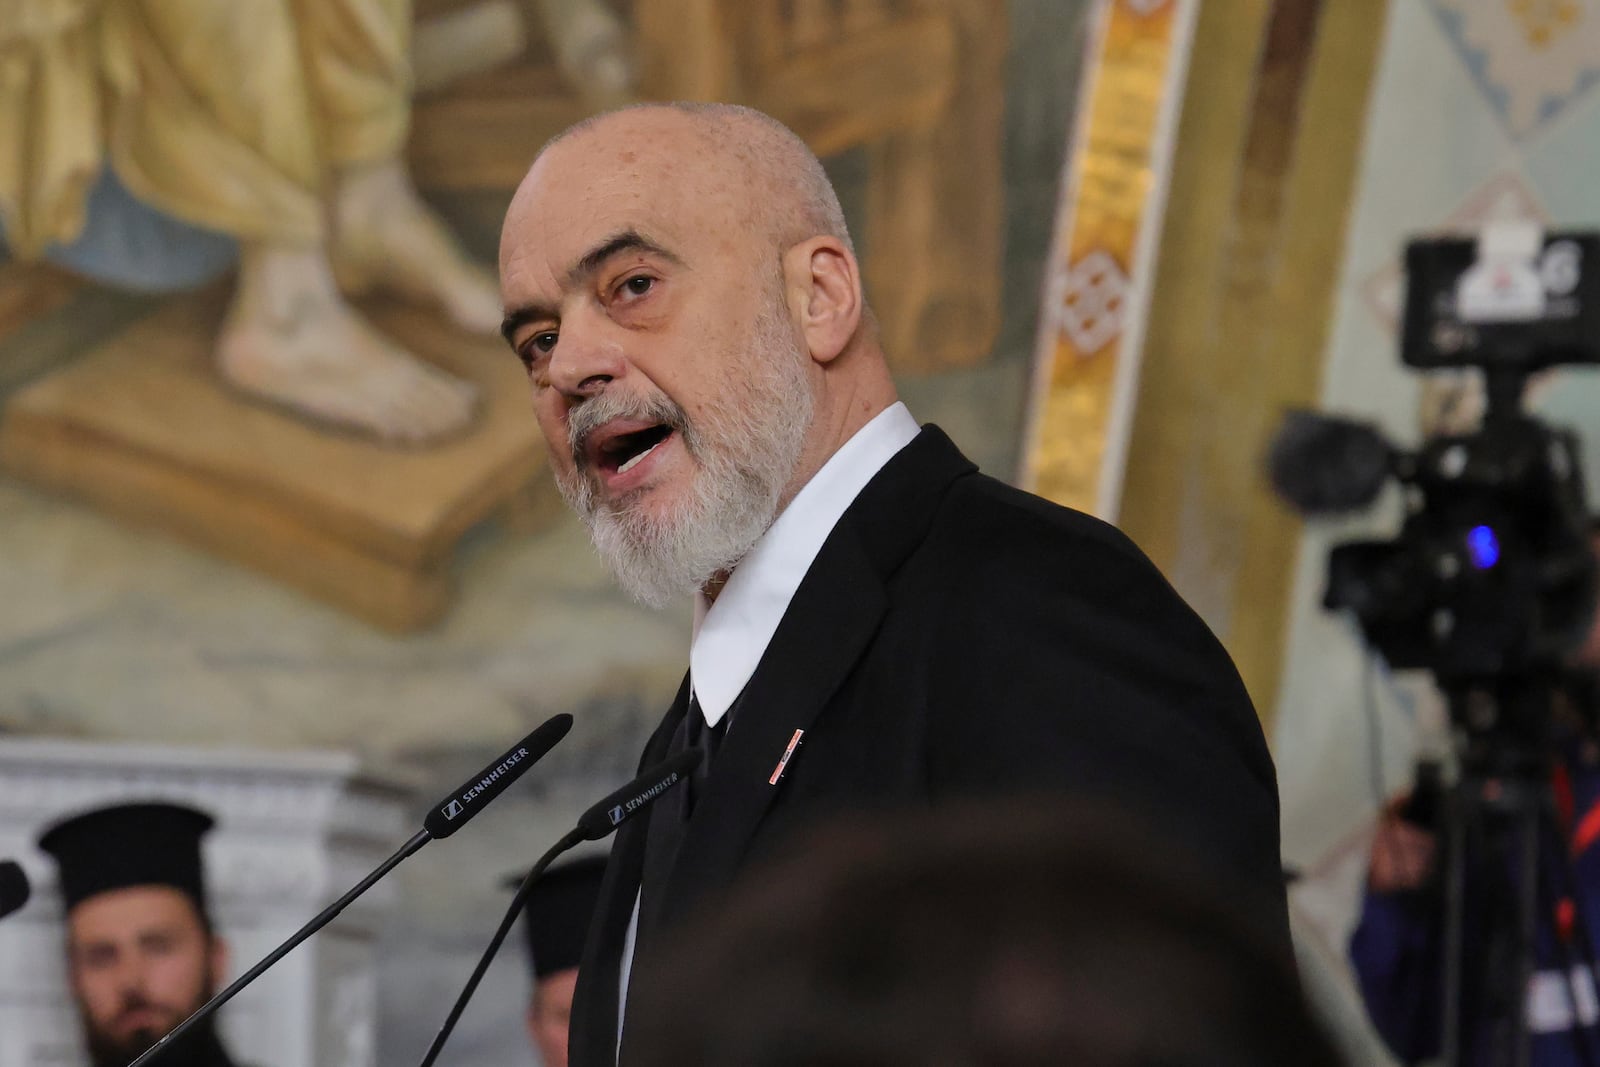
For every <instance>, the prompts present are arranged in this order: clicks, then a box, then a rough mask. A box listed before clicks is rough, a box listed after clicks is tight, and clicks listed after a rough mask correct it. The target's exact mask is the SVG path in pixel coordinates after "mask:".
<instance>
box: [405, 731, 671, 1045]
mask: <svg viewBox="0 0 1600 1067" xmlns="http://www.w3.org/2000/svg"><path fill="white" fill-rule="evenodd" d="M701 758H702V754H701V753H700V752H698V751H689V752H680V753H678V754H677V755H676V756H672V757H670V758H669V759H664V760H662V761H661V762H660V763H658V764H656V765H655V766H654V767H651V768H650V769H649V770H647V771H645V772H644V773H643V774H641V775H639V777H637V778H635V779H634V780H633V781H631V782H629V783H628V784H627V785H625V786H623V787H622V788H621V789H618V790H617V791H616V792H615V793H612V794H611V795H610V796H608V797H606V798H605V799H604V800H601V801H600V802H599V803H597V804H595V805H594V806H593V807H591V808H590V809H589V810H588V811H586V812H584V813H583V815H582V816H580V817H579V819H578V825H577V826H575V827H573V828H572V829H571V830H569V831H567V833H566V836H564V837H562V838H561V840H559V841H557V842H556V843H555V844H554V845H551V846H550V850H549V851H548V852H546V853H545V854H544V855H543V856H540V857H539V862H538V863H535V864H534V865H533V869H532V870H531V871H529V872H528V875H527V877H525V878H524V879H523V880H522V884H521V885H520V886H518V887H517V892H516V895H515V896H513V897H512V898H511V904H510V906H509V907H507V908H506V913H505V916H504V917H503V918H501V920H500V925H499V927H498V928H497V929H496V930H495V932H494V937H492V938H490V939H489V947H488V948H486V949H484V950H483V955H482V956H480V957H479V958H478V966H477V967H475V968H474V969H473V971H472V977H471V978H468V979H467V984H466V985H465V986H463V987H462V989H461V995H460V996H458V997H456V1002H455V1004H453V1005H451V1007H450V1014H449V1015H447V1016H445V1020H444V1025H443V1026H441V1027H439V1033H438V1036H436V1037H435V1038H434V1039H433V1044H432V1045H430V1046H429V1047H428V1052H427V1055H425V1056H423V1057H422V1063H421V1064H420V1065H419V1067H433V1061H434V1060H436V1059H438V1058H439V1053H440V1051H441V1050H442V1049H443V1048H444V1043H445V1041H446V1040H447V1039H448V1038H449V1037H450V1034H451V1032H452V1031H453V1030H455V1028H456V1021H457V1020H459V1019H460V1018H461V1013H462V1012H463V1011H465V1010H466V1007H467V1001H469V1000H471V999H472V994H473V993H475V992H477V990H478V983H479V982H481V981H483V976H484V973H485V972H486V971H488V970H489V964H490V963H492V962H494V957H495V953H497V952H499V951H500V946H501V945H502V944H504V943H505V940H506V935H507V934H508V933H510V932H511V927H512V925H513V924H514V923H515V922H516V921H517V916H518V915H519V914H520V913H521V912H522V909H523V907H524V906H525V905H526V904H527V903H528V896H529V894H530V893H532V892H533V883H534V882H536V881H537V880H538V878H539V875H541V874H543V873H544V869H545V868H546V867H548V866H550V863H551V861H552V860H554V859H555V858H556V857H557V856H559V855H561V854H562V853H563V852H565V851H566V850H567V849H569V848H571V847H572V846H573V845H576V844H577V843H578V842H579V841H598V840H600V839H601V838H602V837H606V836H608V835H610V834H611V833H612V831H614V830H616V828H617V827H619V826H621V825H622V824H623V823H625V822H627V821H628V820H629V819H631V818H633V817H634V816H635V815H637V814H639V813H640V812H641V811H644V810H645V809H646V808H648V807H649V806H650V805H651V804H653V803H655V802H656V801H657V800H658V799H660V797H661V795H662V794H663V793H665V792H666V791H667V790H669V789H671V788H672V787H673V786H675V785H677V784H678V783H679V782H681V781H683V780H684V779H685V778H687V777H688V776H689V775H690V774H691V773H692V772H693V771H694V768H695V765H696V764H698V763H699V762H700V760H701Z"/></svg>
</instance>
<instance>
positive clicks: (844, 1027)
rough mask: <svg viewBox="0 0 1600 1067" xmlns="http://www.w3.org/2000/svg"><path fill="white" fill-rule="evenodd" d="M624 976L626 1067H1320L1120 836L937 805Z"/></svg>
mask: <svg viewBox="0 0 1600 1067" xmlns="http://www.w3.org/2000/svg"><path fill="white" fill-rule="evenodd" d="M719 904H720V906H715V907H714V908H713V910H711V911H708V912H703V913H702V914H701V915H700V916H699V918H698V919H697V920H696V921H695V922H693V923H690V924H687V925H686V926H685V927H683V928H681V929H680V930H679V931H678V932H677V937H676V938H674V939H673V940H672V941H671V942H670V943H669V944H663V946H662V950H661V951H660V952H659V953H656V954H654V955H653V956H652V957H651V958H650V959H648V960H644V961H641V963H640V966H641V969H643V968H651V969H653V970H655V971H656V978H655V979H654V980H651V981H648V982H647V981H643V980H641V981H640V982H639V984H638V988H639V989H640V990H648V991H650V993H651V994H653V996H651V997H649V998H648V999H645V1000H644V1001H642V1002H641V1003H640V1005H639V1011H638V1014H637V1015H636V1016H630V1023H629V1025H630V1026H634V1025H635V1022H634V1019H637V1024H636V1025H637V1027H638V1032H639V1040H637V1041H633V1040H632V1039H631V1038H630V1047H632V1048H636V1049H638V1050H639V1051H640V1052H641V1053H642V1055H641V1057H640V1059H639V1061H638V1064H639V1067H682V1065H688V1064H697V1065H704V1067H736V1065H737V1067H784V1065H790V1064H793V1065H796V1067H798V1065H801V1064H805V1065H810V1067H898V1065H906V1067H911V1065H918V1067H925V1065H935V1067H958V1065H959V1067H1034V1065H1039V1067H1043V1065H1046V1064H1049V1065H1059V1064H1071V1065H1073V1067H1282V1065H1284V1064H1291V1063H1292V1064H1297V1065H1299V1067H1338V1065H1339V1062H1340V1061H1339V1060H1338V1058H1337V1056H1336V1054H1335V1053H1334V1052H1333V1050H1332V1046H1331V1045H1330V1044H1329V1043H1328V1041H1327V1039H1326V1037H1325V1036H1324V1035H1323V1033H1322V1032H1321V1030H1320V1029H1319V1027H1318V1025H1317V1024H1316V1023H1315V1022H1314V1021H1313V1019H1312V1017H1311V1014H1310V1011H1309V1009H1308V1008H1307V1006H1306V1004H1305V1002H1304V1001H1303V999H1302V995H1301V992H1300V985H1299V982H1298V979H1297V977H1296V975H1295V974H1294V971H1293V969H1292V963H1291V962H1290V961H1288V960H1285V959H1283V958H1282V954H1281V952H1279V951H1274V949H1273V948H1272V947H1271V945H1270V943H1269V942H1267V941H1265V940H1262V939H1260V938H1258V936H1257V934H1256V931H1255V929H1254V927H1253V925H1252V923H1251V921H1250V919H1249V917H1248V916H1247V915H1243V914H1240V913H1239V912H1236V911H1235V910H1234V909H1233V907H1232V902H1231V901H1230V900H1229V899H1228V898H1226V897H1224V896H1223V895H1221V894H1220V892H1219V891H1217V890H1215V889H1214V888H1213V887H1212V885H1211V883H1210V882H1209V881H1207V880H1206V879H1204V878H1202V877H1200V876H1198V875H1196V874H1195V873H1193V872H1192V871H1190V870H1189V869H1188V867H1187V866H1186V865H1184V864H1181V863H1178V862H1175V861H1174V860H1173V858H1172V857H1171V856H1170V855H1169V854H1168V852H1166V851H1165V850H1163V849H1162V848H1161V846H1160V845H1158V844H1156V843H1154V842H1152V841H1150V840H1147V839H1146V838H1145V837H1144V836H1143V835H1142V834H1140V833H1138V832H1137V831H1136V830H1135V829H1133V828H1131V827H1129V826H1127V825H1126V824H1125V823H1124V822H1123V821H1122V819H1120V818H1118V817H1116V816H1115V815H1113V814H1112V813H1107V812H1105V811H1102V810H1100V809H1085V808H1079V807H1073V808H1063V807H1061V806H1059V804H1058V803H1056V802H1044V803H1041V804H1037V805H1030V806H1019V805H1006V806H981V807H965V808H946V809H942V810H938V809H936V810H934V811H927V812H920V813H915V814H910V813H908V814H905V815H902V816H899V817H884V818H881V819H879V820H877V821H864V820H862V819H861V818H860V817H859V816H858V817H856V818H854V819H852V821H851V822H850V823H849V824H839V825H836V826H834V827H831V828H828V829H826V830H823V831H821V832H819V833H817V834H815V835H812V836H810V837H808V838H806V839H805V841H804V842H803V843H800V842H797V843H796V844H795V846H794V847H792V848H790V849H789V850H788V851H787V852H786V855H785V857H784V858H782V859H780V860H779V861H778V862H777V863H775V864H773V865H769V866H766V867H763V868H762V869H761V870H760V871H759V872H758V873H756V874H754V875H753V877H752V878H751V879H749V880H747V881H745V882H744V883H742V884H741V885H740V886H739V887H738V888H737V889H736V891H735V892H734V893H732V894H731V895H730V896H729V897H728V898H727V899H725V900H724V901H721V902H719Z"/></svg>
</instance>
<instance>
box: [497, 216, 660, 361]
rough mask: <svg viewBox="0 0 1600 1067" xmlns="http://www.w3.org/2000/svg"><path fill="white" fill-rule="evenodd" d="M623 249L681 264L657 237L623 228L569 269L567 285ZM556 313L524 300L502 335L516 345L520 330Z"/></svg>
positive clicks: (584, 278) (509, 316)
mask: <svg viewBox="0 0 1600 1067" xmlns="http://www.w3.org/2000/svg"><path fill="white" fill-rule="evenodd" d="M623 252H648V253H649V254H651V255H655V256H660V257H661V258H662V259H665V260H666V261H667V262H669V263H673V264H681V263H682V262H683V261H682V260H680V259H679V258H678V257H677V256H675V255H673V254H672V253H671V252H669V251H667V250H666V249H665V248H663V247H661V246H660V245H658V244H656V243H655V242H654V241H652V240H650V239H649V238H648V237H645V236H644V235H643V234H641V233H639V232H638V231H637V230H623V231H622V232H620V233H616V234H613V235H612V236H610V237H607V238H606V239H605V240H604V241H601V242H600V243H599V244H597V245H595V246H594V247H593V248H591V249H589V251H587V252H585V253H584V254H583V256H582V257H580V258H579V260H578V261H577V262H576V263H574V264H573V265H572V266H571V267H570V268H568V270H567V276H566V279H565V280H566V285H567V288H569V289H575V288H577V287H578V286H580V285H582V284H583V283H584V282H586V281H587V280H588V279H589V277H590V276H591V275H593V274H594V273H595V272H596V271H598V270H599V269H600V268H601V267H602V266H604V265H605V262H606V260H608V259H610V258H611V257H612V256H616V255H621V254H622V253H623ZM555 317H556V313H555V309H553V308H551V307H550V306H548V305H546V304H523V305H522V306H520V307H515V308H512V309H511V310H510V311H508V312H506V317H505V318H504V319H502V320H501V322H500V336H501V337H504V338H505V340H506V344H508V345H512V346H515V344H516V342H515V341H514V340H513V338H515V337H516V334H517V331H518V330H520V329H521V328H522V327H523V326H524V325H526V324H527V323H529V322H531V321H533V320H535V319H553V318H555Z"/></svg>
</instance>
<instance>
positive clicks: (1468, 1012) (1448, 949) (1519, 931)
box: [1441, 682, 1600, 1067]
mask: <svg viewBox="0 0 1600 1067" xmlns="http://www.w3.org/2000/svg"><path fill="white" fill-rule="evenodd" d="M1556 692H1557V686H1556V684H1555V683H1554V682H1549V683H1544V682H1541V683H1522V684H1518V685H1510V686H1506V685H1502V686H1499V687H1496V688H1485V687H1481V686H1479V687H1471V688H1464V689H1457V690H1455V691H1452V692H1451V693H1450V694H1449V698H1450V704H1451V717H1452V720H1453V721H1454V722H1455V723H1456V725H1457V727H1458V729H1460V731H1461V736H1462V741H1461V743H1460V745H1459V746H1458V749H1459V756H1460V774H1459V777H1458V779H1457V781H1456V782H1455V784H1454V786H1453V788H1452V789H1451V790H1450V791H1449V793H1448V795H1447V801H1446V805H1445V808H1444V823H1445V827H1444V829H1445V835H1444V836H1445V858H1446V861H1447V862H1446V866H1445V868H1444V871H1443V872H1442V873H1443V892H1444V905H1445V907H1444V928H1443V937H1442V945H1441V948H1442V952H1443V959H1442V961H1441V962H1442V979H1443V980H1442V992H1443V998H1444V999H1443V1004H1442V1020H1443V1033H1442V1042H1441V1046H1442V1062H1443V1063H1444V1064H1445V1065H1446V1067H1463V1065H1464V1064H1466V1063H1468V1062H1471V1063H1472V1064H1473V1065H1474V1067H1529V1065H1530V1063H1531V1058H1530V1057H1531V1053H1532V1045H1533V1036H1534V1035H1533V1033H1532V1032H1531V1027H1530V1025H1529V1008H1530V999H1531V998H1530V991H1531V990H1532V988H1533V982H1534V978H1535V970H1536V962H1537V955H1538V945H1539V935H1540V929H1541V923H1542V924H1543V926H1544V928H1545V929H1546V930H1547V931H1548V933H1549V940H1550V942H1551V944H1552V946H1553V949H1554V953H1555V956H1556V962H1557V963H1558V964H1559V966H1560V968H1561V972H1562V980H1561V981H1560V982H1559V983H1558V986H1559V988H1558V989H1555V990H1551V991H1550V992H1552V993H1553V994H1554V995H1555V996H1556V997H1559V998H1562V999H1564V1008H1565V1018H1566V1019H1568V1020H1570V1023H1571V1025H1570V1026H1569V1027H1567V1029H1566V1033H1567V1035H1568V1038H1569V1040H1570V1041H1571V1042H1572V1049H1573V1053H1574V1056H1575V1058H1576V1060H1577V1062H1578V1063H1580V1064H1584V1065H1585V1067H1600V1031H1595V1030H1592V1029H1591V1026H1592V1024H1593V1023H1594V1022H1595V1021H1596V1017H1597V1014H1600V1012H1597V1007H1600V1006H1597V1004H1596V997H1595V985H1594V973H1595V966H1594V965H1595V959H1594V950H1593V942H1592V941H1591V940H1590V937H1589V926H1588V923H1587V921H1586V918H1585V916H1584V914H1583V907H1582V893H1581V891H1580V887H1579V886H1578V884H1577V879H1576V877H1575V873H1574V869H1573V864H1572V861H1571V856H1570V854H1569V848H1568V843H1567V832H1566V829H1565V828H1564V826H1563V824H1562V818H1561V816H1560V814H1559V812H1558V810H1557V806H1556V801H1555V792H1554V788H1553V785H1552V771H1553V768H1554V766H1555V760H1556V759H1558V758H1559V757H1558V754H1557V751H1556V748H1557V746H1556V745H1555V744H1554V739H1553V730H1552V727H1551V723H1552V718H1553V716H1552V712H1553V708H1554V702H1555V699H1556ZM1469 892H1470V893H1471V894H1472V904H1473V905H1474V906H1473V907H1472V908H1470V909H1469ZM1469 910H1470V912H1472V913H1473V914H1471V915H1470V918H1471V919H1472V922H1473V925H1472V928H1471V929H1470V930H1469V929H1468V925H1467V924H1468V921H1469ZM1469 937H1470V938H1472V944H1473V947H1474V948H1475V949H1476V951H1475V952H1473V953H1471V954H1470V957H1469V954H1468V952H1467V946H1468V938H1469ZM1476 1050H1482V1052H1483V1053H1485V1055H1484V1057H1483V1059H1482V1060H1478V1059H1476V1058H1475V1059H1473V1060H1470V1061H1469V1060H1466V1059H1464V1058H1463V1057H1464V1056H1466V1055H1473V1056H1476V1055H1477V1054H1478V1052H1477V1051H1476Z"/></svg>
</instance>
